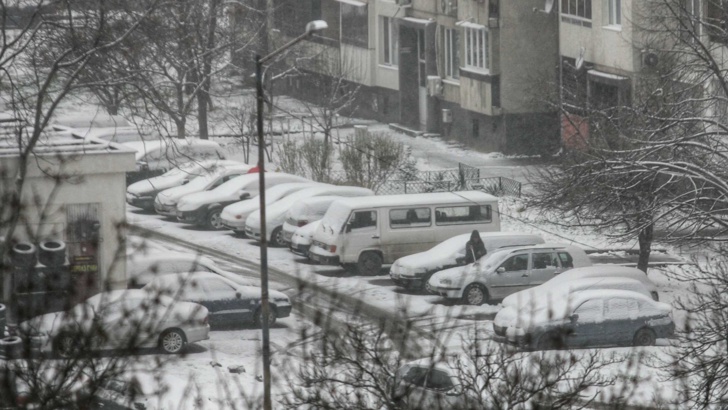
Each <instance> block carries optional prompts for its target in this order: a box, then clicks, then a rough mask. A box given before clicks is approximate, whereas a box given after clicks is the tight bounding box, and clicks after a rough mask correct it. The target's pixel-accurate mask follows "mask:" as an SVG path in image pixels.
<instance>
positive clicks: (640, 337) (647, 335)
mask: <svg viewBox="0 0 728 410" xmlns="http://www.w3.org/2000/svg"><path fill="white" fill-rule="evenodd" d="M656 340H657V336H655V332H654V331H652V329H648V328H646V327H643V328H642V329H640V330H638V331H637V333H635V334H634V338H632V345H634V346H654V345H655V341H656Z"/></svg>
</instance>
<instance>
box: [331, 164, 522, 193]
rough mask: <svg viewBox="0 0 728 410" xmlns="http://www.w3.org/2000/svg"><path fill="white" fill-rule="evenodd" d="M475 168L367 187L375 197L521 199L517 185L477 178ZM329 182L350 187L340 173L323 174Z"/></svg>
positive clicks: (406, 176)
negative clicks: (465, 194)
mask: <svg viewBox="0 0 728 410" xmlns="http://www.w3.org/2000/svg"><path fill="white" fill-rule="evenodd" d="M480 175H481V172H480V169H479V168H476V167H470V166H467V165H465V166H461V167H458V168H453V169H444V170H438V171H408V172H404V171H403V172H398V173H396V174H394V175H392V176H391V177H390V178H388V179H387V180H386V181H383V182H380V181H373V182H372V184H371V187H373V189H374V190H375V191H376V192H377V194H379V195H393V194H419V193H425V192H450V191H466V190H480V191H485V192H487V193H489V194H492V195H496V196H505V195H508V196H518V197H520V196H521V183H520V182H518V181H515V180H513V179H510V178H505V177H489V178H481V177H480ZM326 179H327V180H326V181H321V182H329V183H339V184H352V182H351V181H350V180H349V179H348V178H347V175H346V173H345V172H343V171H332V172H330V173H329V174H328V175H327V178H326Z"/></svg>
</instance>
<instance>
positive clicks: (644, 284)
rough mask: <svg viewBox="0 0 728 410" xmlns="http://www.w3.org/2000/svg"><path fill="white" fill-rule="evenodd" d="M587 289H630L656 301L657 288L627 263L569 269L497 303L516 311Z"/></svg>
mask: <svg viewBox="0 0 728 410" xmlns="http://www.w3.org/2000/svg"><path fill="white" fill-rule="evenodd" d="M589 289H617V290H631V291H633V292H637V293H641V294H643V295H645V296H647V297H649V298H652V299H653V300H655V301H658V300H659V297H658V294H657V287H656V286H655V284H654V283H652V281H651V280H650V279H649V278H648V277H647V275H646V274H645V273H644V272H642V271H641V270H639V269H635V268H630V267H627V266H610V265H594V266H588V267H585V268H575V269H571V270H570V271H568V272H564V273H563V274H561V275H559V276H556V277H555V278H553V279H551V280H549V281H547V282H545V283H544V284H542V285H539V286H536V287H533V288H530V289H526V290H522V291H520V292H516V293H514V294H512V295H509V296H507V297H506V298H505V299H503V301H502V302H501V303H502V304H503V306H515V307H517V308H518V310H522V309H530V308H531V307H532V306H536V305H541V304H543V303H548V301H550V300H552V299H557V300H558V299H566V298H568V297H569V294H571V293H573V292H578V291H580V290H589Z"/></svg>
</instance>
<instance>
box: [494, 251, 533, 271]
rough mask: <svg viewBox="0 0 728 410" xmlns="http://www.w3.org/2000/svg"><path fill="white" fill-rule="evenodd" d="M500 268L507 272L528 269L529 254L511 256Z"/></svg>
mask: <svg viewBox="0 0 728 410" xmlns="http://www.w3.org/2000/svg"><path fill="white" fill-rule="evenodd" d="M499 268H503V269H505V270H506V272H518V271H522V270H527V269H528V254H527V253H523V254H520V255H515V256H511V257H510V258H508V259H506V261H505V262H503V264H501V266H500V267H499Z"/></svg>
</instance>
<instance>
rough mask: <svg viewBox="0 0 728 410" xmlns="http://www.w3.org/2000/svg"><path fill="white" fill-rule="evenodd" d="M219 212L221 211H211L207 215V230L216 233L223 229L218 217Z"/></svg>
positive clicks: (220, 219) (220, 218)
mask: <svg viewBox="0 0 728 410" xmlns="http://www.w3.org/2000/svg"><path fill="white" fill-rule="evenodd" d="M221 212H222V210H221V209H213V210H212V211H210V213H208V214H207V226H208V227H209V228H212V229H215V230H218V231H219V230H221V229H223V228H225V226H224V225H223V224H222V217H221V216H220V213H221Z"/></svg>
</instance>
